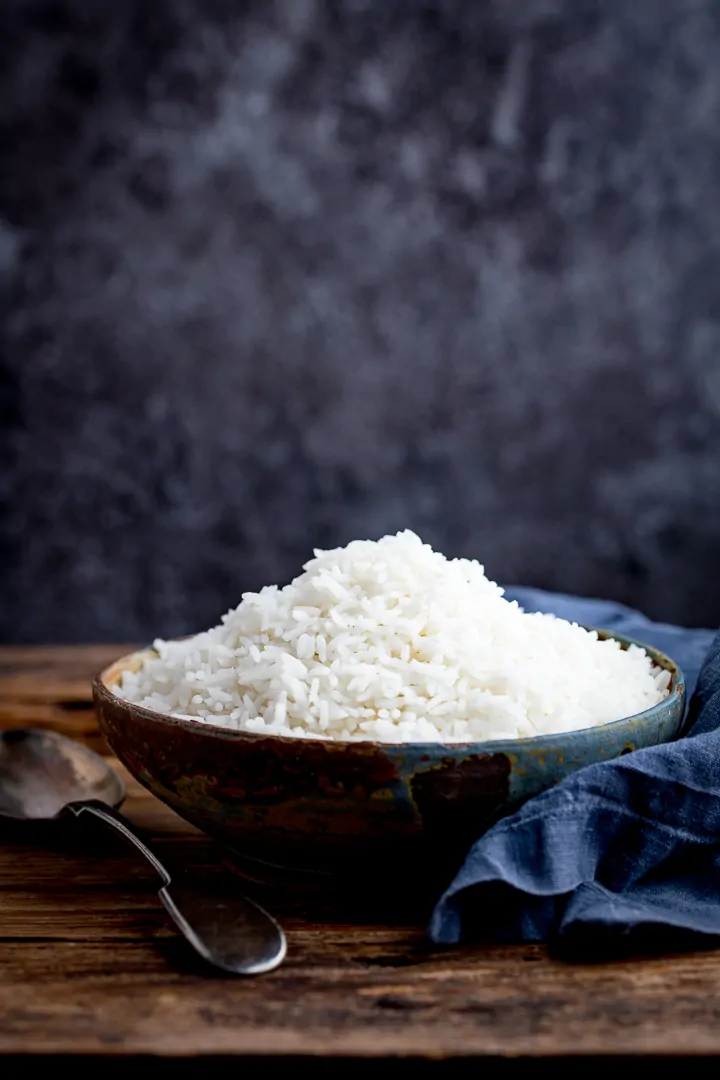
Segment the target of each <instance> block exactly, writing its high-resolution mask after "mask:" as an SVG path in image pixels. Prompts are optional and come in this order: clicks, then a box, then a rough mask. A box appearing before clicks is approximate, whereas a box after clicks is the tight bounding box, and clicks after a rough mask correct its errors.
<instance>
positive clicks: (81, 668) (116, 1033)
mask: <svg viewBox="0 0 720 1080" xmlns="http://www.w3.org/2000/svg"><path fill="white" fill-rule="evenodd" d="M121 651H123V650H122V648H121V647H117V648H115V649H112V648H110V649H105V648H98V647H92V648H88V649H82V648H77V649H46V650H45V649H6V650H4V651H2V652H0V727H5V728H7V727H10V726H14V725H16V724H33V723H38V724H42V725H44V726H49V727H55V728H57V729H58V730H62V731H65V732H66V733H68V734H72V735H74V736H75V737H78V738H82V739H84V740H85V741H87V742H88V743H89V744H91V745H100V739H99V735H98V733H97V731H96V729H95V726H94V719H93V715H92V712H91V711H90V710H87V709H84V708H82V707H80V706H78V705H77V704H76V703H78V702H84V701H87V700H88V680H89V677H90V675H91V674H92V673H94V671H95V670H97V669H98V668H99V667H101V666H102V665H103V664H105V663H107V662H108V661H109V660H111V659H112V658H113V657H114V656H115V655H117V654H119V653H120V652H121ZM68 702H70V703H75V704H72V705H71V707H70V708H68V707H67V703H68ZM118 767H119V766H118ZM128 788H129V798H128V802H127V804H126V810H127V813H128V815H129V816H130V817H131V818H132V819H133V820H134V821H135V822H136V823H137V824H139V825H140V826H141V827H142V828H144V829H145V830H146V831H147V833H148V834H149V835H150V836H151V837H152V838H153V841H154V843H155V844H156V846H157V847H158V849H159V850H160V852H161V853H162V855H163V856H164V857H166V858H167V859H168V861H170V862H172V861H173V860H174V861H175V862H177V863H179V864H181V865H184V866H190V867H193V868H194V869H195V870H196V872H198V873H201V874H208V875H213V876H217V875H222V876H224V877H225V878H226V880H227V883H228V888H239V887H240V885H239V882H238V879H237V878H236V877H235V876H233V875H231V874H230V873H229V871H228V870H227V869H226V868H225V867H224V865H223V862H222V853H221V852H219V851H218V849H217V848H215V847H214V846H213V844H212V843H211V842H210V841H209V840H207V839H206V838H205V837H203V836H202V835H201V834H199V833H198V832H196V831H195V830H193V829H192V828H191V827H190V826H188V825H186V824H185V823H183V822H182V821H180V820H179V819H178V818H177V817H176V816H175V815H174V814H172V813H171V812H170V811H169V810H168V809H167V808H166V807H164V806H163V805H161V804H160V803H158V802H157V800H155V799H154V798H153V797H152V796H150V795H149V794H148V793H147V792H145V791H144V790H143V789H142V788H140V787H139V786H138V785H137V784H136V783H135V782H134V781H132V780H130V779H129V778H128ZM155 887H156V886H155V882H154V881H153V879H152V877H151V875H150V873H149V871H147V870H146V868H145V866H144V865H143V864H141V863H138V862H137V861H136V858H135V857H134V856H133V854H132V853H131V852H130V851H129V850H126V849H125V848H123V847H117V846H116V845H115V844H114V843H112V842H111V841H109V840H108V838H107V837H105V836H104V834H103V835H102V836H101V835H100V834H97V833H95V832H90V831H88V832H83V833H80V832H76V833H74V834H72V833H67V834H66V833H62V834H60V833H58V832H56V831H55V832H53V831H48V830H37V829H35V830H33V831H32V832H31V833H28V832H27V831H23V830H20V831H18V830H17V829H16V828H13V829H11V830H8V829H7V828H6V827H5V828H3V830H2V831H1V832H0V1053H2V1054H3V1055H17V1054H20V1055H28V1054H66V1055H71V1056H72V1055H85V1054H103V1055H106V1056H107V1055H113V1056H118V1055H121V1056H135V1055H146V1054H150V1055H167V1056H172V1057H173V1058H175V1059H177V1058H182V1057H186V1058H188V1059H189V1058H192V1057H194V1056H196V1055H210V1056H214V1057H218V1056H225V1055H238V1054H240V1055H245V1056H247V1057H248V1058H253V1059H255V1058H256V1057H263V1056H286V1057H288V1058H291V1057H295V1056H298V1055H300V1056H303V1055H315V1056H318V1057H319V1058H333V1059H335V1058H339V1057H343V1058H353V1057H357V1058H383V1057H385V1058H394V1059H396V1058H398V1057H408V1058H413V1059H414V1060H417V1059H423V1058H424V1059H426V1060H427V1061H428V1062H430V1061H437V1060H442V1059H448V1058H449V1059H452V1060H453V1061H455V1062H456V1063H458V1064H459V1063H461V1062H462V1061H467V1060H468V1059H473V1058H478V1057H481V1058H483V1059H485V1061H486V1063H487V1064H488V1065H489V1064H490V1063H493V1064H494V1065H495V1066H498V1067H499V1065H500V1064H502V1063H510V1062H512V1061H522V1060H528V1059H533V1060H537V1059H538V1058H553V1059H558V1058H562V1059H567V1060H568V1061H569V1060H570V1059H571V1058H574V1057H576V1056H579V1057H581V1058H585V1057H587V1056H590V1055H607V1054H613V1055H631V1056H636V1055H665V1054H670V1055H689V1056H693V1057H698V1056H699V1055H709V1056H711V1057H713V1058H714V1057H715V1056H716V1055H717V1054H718V1053H720V954H718V953H716V952H710V951H708V952H700V953H694V954H689V955H684V956H676V957H670V958H661V959H660V958H645V959H638V960H633V961H626V962H616V963H612V964H596V965H593V966H571V965H568V964H564V963H562V962H560V961H558V960H555V959H552V958H551V957H549V956H548V955H547V953H546V952H545V950H544V949H542V948H539V947H536V946H525V947H513V948H501V947H477V948H462V949H455V950H439V949H433V948H432V947H431V946H430V945H429V944H428V943H427V941H426V940H425V937H424V934H423V929H422V925H421V924H419V923H418V922H417V921H416V922H414V923H413V922H412V921H409V920H400V921H397V920H395V921H394V922H393V923H392V924H389V923H382V922H378V921H377V919H375V920H373V921H371V920H370V919H364V920H360V921H357V922H354V923H353V922H350V921H348V920H347V919H344V918H343V917H342V916H341V915H340V914H339V912H338V911H337V910H333V909H330V910H328V909H327V908H325V909H320V908H319V907H315V908H313V907H310V908H308V907H307V904H306V902H305V901H302V900H298V899H297V898H296V897H292V896H281V895H276V896H274V898H273V904H274V909H275V911H276V912H277V913H278V914H279V915H280V917H281V919H282V921H283V924H284V926H285V927H286V930H287V933H288V942H289V953H288V959H287V962H286V963H285V965H284V966H283V967H282V968H281V969H279V970H278V971H276V972H273V973H272V974H269V975H266V976H263V977H261V978H258V979H249V980H240V979H232V978H226V977H219V976H215V975H214V974H212V973H209V972H207V971H205V970H203V969H201V968H200V967H199V966H198V963H197V962H196V961H195V960H194V958H193V957H191V956H190V955H189V953H188V951H187V949H186V947H185V945H184V942H183V941H182V940H180V939H178V937H177V935H176V933H175V932H174V930H173V928H172V926H171V925H170V924H169V922H168V920H167V918H166V916H165V913H164V911H163V909H162V908H161V906H160V905H159V903H158V901H157V899H156V895H155V891H154V890H155ZM6 1060H8V1061H9V1060H10V1058H7V1059H6ZM698 1065H699V1060H698ZM712 1067H713V1068H714V1069H716V1065H713V1066H712Z"/></svg>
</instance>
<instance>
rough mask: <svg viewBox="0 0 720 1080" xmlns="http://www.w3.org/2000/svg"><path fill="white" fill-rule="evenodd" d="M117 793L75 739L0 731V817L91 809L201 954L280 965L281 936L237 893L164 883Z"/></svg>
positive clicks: (114, 778) (43, 816) (240, 967)
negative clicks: (156, 880)
mask: <svg viewBox="0 0 720 1080" xmlns="http://www.w3.org/2000/svg"><path fill="white" fill-rule="evenodd" d="M124 798H125V785H124V784H123V782H122V780H121V779H120V777H119V776H118V775H117V773H116V772H115V771H114V770H113V769H112V768H111V767H110V765H108V763H107V762H106V761H104V760H103V758H101V757H100V756H99V754H95V753H93V751H92V750H88V749H87V747H85V746H81V744H80V743H77V742H74V741H73V740H72V739H67V738H65V737H64V736H62V735H56V734H54V733H53V732H49V731H39V730H36V729H33V728H18V729H15V730H13V731H5V732H2V733H0V819H2V818H6V819H12V820H15V821H29V820H34V821H51V820H54V819H58V818H60V817H65V816H67V815H74V816H75V817H76V818H77V817H80V815H81V814H91V815H92V816H93V817H95V818H97V819H99V820H100V821H103V822H104V823H105V824H106V825H109V826H110V827H111V828H112V829H115V830H116V831H117V832H118V833H120V835H121V836H122V837H123V838H124V839H125V840H127V841H129V842H130V843H131V844H132V845H133V846H134V847H135V848H136V849H137V850H138V851H139V852H141V854H142V855H144V856H145V858H146V859H147V861H148V862H149V863H150V865H151V866H152V867H153V869H154V870H155V871H156V872H157V874H158V876H159V877H160V880H161V881H162V887H161V888H160V890H159V895H160V899H161V900H162V902H163V904H164V905H165V907H166V908H167V910H168V912H169V913H170V915H171V916H172V918H173V920H174V921H175V923H176V925H177V926H178V927H179V929H180V930H181V931H182V933H183V934H184V935H185V937H186V938H187V940H188V941H189V942H190V944H191V945H192V946H193V948H194V949H195V950H196V951H197V952H198V953H199V954H200V955H201V956H202V957H203V959H205V960H207V961H208V962H209V963H211V964H214V965H215V967H219V968H222V969H223V970H224V971H230V972H233V973H235V974H238V975H259V974H260V973H262V972H265V971H272V969H273V968H276V967H277V966H278V964H280V963H282V961H283V959H284V957H285V950H286V944H285V935H284V934H283V932H282V930H281V928H280V927H279V926H278V924H277V923H276V922H275V920H274V919H273V918H271V916H270V915H268V914H267V912H265V911H263V909H262V908H261V907H258V906H257V904H254V903H253V902H252V901H251V900H248V899H246V898H245V897H242V896H235V895H232V896H229V895H227V893H226V894H224V895H221V894H218V893H213V892H212V891H211V890H210V889H209V888H207V887H206V886H205V885H203V884H200V885H194V884H192V883H191V882H186V881H184V880H183V879H182V878H180V879H178V880H171V877H170V874H169V872H168V871H167V870H166V868H165V867H164V866H163V864H162V863H161V862H160V860H159V859H158V858H157V856H155V855H154V854H153V853H152V851H150V849H149V848H148V847H147V845H146V844H144V843H143V841H142V840H140V838H139V837H138V836H137V835H136V833H135V831H134V829H133V827H132V825H131V824H130V822H129V821H128V820H127V819H126V818H124V817H123V816H122V814H120V813H118V811H117V807H118V806H120V805H121V803H122V801H123V799H124Z"/></svg>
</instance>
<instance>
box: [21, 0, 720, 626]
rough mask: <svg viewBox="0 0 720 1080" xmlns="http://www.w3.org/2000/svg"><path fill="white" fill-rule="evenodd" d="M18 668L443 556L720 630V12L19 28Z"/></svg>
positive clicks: (153, 6)
mask: <svg viewBox="0 0 720 1080" xmlns="http://www.w3.org/2000/svg"><path fill="white" fill-rule="evenodd" d="M1 19H2V27H1V32H0V50H1V51H2V54H1V55H0V72H1V73H2V74H1V79H2V85H1V86H0V137H1V140H2V141H1V144H0V145H1V152H2V169H1V170H0V220H1V222H2V225H1V227H0V273H2V281H3V289H4V293H3V296H4V298H5V299H6V300H7V314H8V317H7V318H6V319H5V320H4V325H3V329H4V333H5V345H4V351H3V360H2V368H1V370H0V408H1V415H2V435H1V436H0V451H1V453H2V461H3V469H2V476H1V478H0V499H2V502H3V513H2V519H1V521H0V560H1V570H0V573H1V574H2V579H3V580H2V601H3V603H2V609H1V615H0V633H1V634H2V637H3V638H4V639H6V640H26V641H31V640H43V639H46V640H50V639H56V640H82V639H85V640H88V639H143V638H147V637H149V636H151V635H153V634H155V633H158V632H161V633H176V632H182V631H187V630H191V629H194V628H200V627H201V626H203V625H207V624H209V623H210V622H212V621H214V620H215V619H216V618H217V616H218V615H219V614H220V612H222V611H223V610H225V609H226V608H227V607H229V606H230V605H231V604H234V603H236V602H237V601H238V599H239V595H240V593H241V592H242V591H243V590H244V589H247V588H255V587H258V586H259V585H261V584H262V583H264V582H266V581H274V580H278V581H280V582H284V581H286V580H288V579H289V578H290V577H291V576H293V575H294V574H295V573H296V572H297V570H298V568H299V566H300V564H301V562H302V561H303V560H304V559H305V558H306V557H307V556H308V555H309V553H310V549H311V547H312V546H313V545H319V546H329V545H335V544H340V543H344V542H346V541H347V540H349V539H351V538H352V537H355V536H377V535H379V534H381V533H383V532H386V531H388V530H395V529H397V528H400V527H403V526H410V527H412V528H414V529H416V530H417V531H419V532H420V533H421V535H422V536H423V537H425V538H426V539H428V540H429V541H431V542H432V543H433V544H435V545H438V546H439V547H441V548H442V549H444V550H446V551H447V552H448V553H450V554H453V555H458V554H462V555H472V556H477V557H479V558H480V559H481V560H483V561H484V562H485V564H486V566H487V567H488V570H489V571H490V572H491V573H492V574H493V576H495V577H497V578H499V579H501V580H506V581H509V580H513V581H522V582H525V583H533V584H539V585H545V586H550V587H554V588H562V589H567V590H578V591H582V592H585V593H594V594H598V595H605V596H615V597H619V598H622V599H625V600H627V601H630V602H631V603H634V604H637V605H639V606H641V607H643V608H645V609H646V610H647V611H648V612H649V613H651V614H653V615H655V616H659V617H664V618H667V619H672V620H679V621H685V622H688V623H717V622H720V575H719V574H718V563H719V561H720V559H719V557H720V476H719V474H718V469H719V466H720V422H719V421H720V6H719V5H718V4H717V2H716V0H633V2H632V3H629V2H628V0H603V2H597V3H595V2H590V0H514V2H513V3H508V2H507V0H455V2H451V0H446V2H442V0H437V2H435V3H424V4H423V3H420V2H418V0H402V2H401V0H398V2H392V0H366V2H361V0H343V2H334V3H331V2H327V3H321V2H319V0H318V2H315V3H313V2H311V0H284V2H280V0H278V2H275V3H269V2H260V0H258V2H256V3H251V2H247V3H238V2H235V3H230V2H222V0H212V2H208V0H177V2H176V0H172V2H171V0H155V2H152V0H143V2H140V0H137V2H135V0H129V2H126V3H124V4H119V3H118V4H113V5H111V4H104V3H91V2H81V0H57V2H45V3H38V2H36V0H5V3H4V4H3V6H2V16H1Z"/></svg>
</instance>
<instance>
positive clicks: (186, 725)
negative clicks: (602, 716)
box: [94, 632, 685, 879]
mask: <svg viewBox="0 0 720 1080" xmlns="http://www.w3.org/2000/svg"><path fill="white" fill-rule="evenodd" d="M600 636H601V637H617V639H618V640H619V641H620V642H621V644H623V646H627V645H628V644H631V642H630V641H629V639H626V638H623V637H621V636H620V635H612V634H607V633H604V632H600ZM647 652H648V653H649V654H650V656H651V657H652V659H653V661H654V663H655V664H657V665H659V666H660V667H662V668H665V669H667V670H668V671H669V672H670V675H671V683H670V692H669V695H668V696H667V697H666V698H665V700H663V701H662V702H661V703H660V704H658V705H655V706H654V707H653V708H651V709H648V710H646V711H645V712H642V713H639V714H637V715H636V716H630V717H628V718H626V719H624V720H618V721H616V722H615V723H611V724H605V725H603V726H601V727H594V728H588V729H584V730H580V731H573V732H570V733H568V734H562V735H542V736H538V737H536V738H531V739H516V740H503V741H498V742H485V743H449V744H438V743H402V744H388V743H377V742H334V741H327V742H325V741H319V740H314V739H313V740H309V739H293V738H289V737H288V738H285V737H280V736H268V735H261V734H254V733H249V732H240V731H228V730H225V729H223V728H220V727H214V726H212V725H208V724H198V723H195V722H193V721H190V720H183V719H178V718H176V717H173V716H168V715H164V714H161V713H155V712H151V711H150V710H149V709H145V708H141V707H139V706H137V705H132V704H130V703H129V702H127V701H123V700H122V699H121V698H120V697H118V696H117V695H116V694H115V693H114V692H113V687H114V686H116V685H117V683H118V680H119V679H120V678H121V676H122V673H123V672H124V671H125V670H127V669H135V670H137V668H138V667H139V666H140V665H141V664H142V663H143V661H144V659H145V658H146V657H147V656H149V655H151V653H152V650H145V651H142V652H137V653H133V654H131V655H129V656H125V657H123V658H122V659H120V660H118V661H117V662H116V663H114V664H112V665H111V666H110V667H109V668H107V669H106V670H105V671H103V672H102V673H101V674H100V675H99V676H98V677H97V679H96V680H95V684H94V700H95V706H96V708H97V713H98V717H99V720H100V726H101V728H102V731H103V733H104V734H105V736H106V738H107V741H108V742H109V744H110V746H111V747H112V749H113V750H114V751H115V753H116V754H117V756H118V757H119V758H120V760H121V761H122V762H123V763H124V764H125V765H126V766H127V768H128V769H129V770H130V772H131V773H132V774H133V776H135V777H136V778H137V779H138V780H139V781H140V783H141V784H144V785H145V787H147V788H149V790H150V791H151V792H152V793H153V794H154V795H156V796H157V797H158V798H159V799H162V801H163V802H165V803H167V805H168V806H170V807H172V809H173V810H175V811H176V812H177V813H178V814H180V816H181V817H183V818H185V819H186V820H187V821H189V822H191V823H192V824H193V825H196V826H197V827H198V828H200V829H202V830H203V831H204V832H206V833H208V834H209V835H210V836H212V837H214V838H216V839H218V840H219V841H221V842H222V843H223V844H225V845H227V846H228V847H229V848H230V849H232V851H234V852H235V853H237V854H238V855H239V856H240V857H241V858H242V859H243V860H244V863H245V865H247V864H248V863H250V864H251V865H253V866H255V867H257V868H258V877H259V878H260V879H263V876H264V875H263V872H262V868H263V867H265V868H267V870H268V872H269V871H270V869H271V868H283V869H287V870H296V871H309V872H312V873H321V874H325V873H335V874H338V873H339V874H349V875H351V876H352V875H354V874H357V875H360V876H363V877H365V878H367V875H368V874H370V876H376V877H377V876H378V873H380V872H382V874H386V873H387V872H388V870H389V869H392V870H395V871H398V872H400V873H402V874H405V873H415V872H416V871H417V872H419V873H420V875H421V876H422V875H423V874H431V873H433V872H435V871H437V872H438V873H440V874H447V872H448V867H450V866H452V865H453V864H454V863H456V862H457V860H458V859H459V858H461V857H462V855H463V854H464V853H465V852H466V851H467V847H468V845H469V844H470V843H472V841H474V840H475V839H477V837H478V836H479V835H481V834H482V833H483V832H484V831H485V830H486V829H487V828H488V827H489V826H490V825H492V824H493V823H494V822H496V821H497V820H498V819H499V818H501V817H503V816H504V815H506V814H509V813H512V811H514V810H515V809H516V808H517V807H518V806H519V805H520V804H521V803H523V802H524V801H525V800H526V799H529V798H531V797H532V796H534V795H537V794H539V793H540V792H541V791H543V790H545V789H546V788H549V787H551V786H552V785H553V784H557V783H558V782H559V781H560V780H562V779H563V778H564V777H566V776H568V775H569V774H570V773H572V772H574V771H575V770H576V769H580V768H582V767H583V766H585V765H590V764H591V763H593V762H598V761H608V760H610V759H611V758H616V757H618V756H619V755H621V754H626V753H628V752H629V751H632V750H635V749H637V748H639V747H645V746H653V745H655V744H657V743H662V742H667V741H669V740H671V739H673V738H675V737H676V736H677V735H678V734H679V732H680V729H681V726H682V723H683V717H684V707H685V683H684V679H683V675H682V672H681V671H680V669H679V668H678V667H677V665H676V664H675V663H673V661H672V660H670V659H669V658H668V657H667V656H664V655H663V654H662V653H660V652H657V651H656V650H654V649H651V648H647ZM273 872H275V871H274V870H273Z"/></svg>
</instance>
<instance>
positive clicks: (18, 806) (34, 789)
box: [0, 728, 125, 821]
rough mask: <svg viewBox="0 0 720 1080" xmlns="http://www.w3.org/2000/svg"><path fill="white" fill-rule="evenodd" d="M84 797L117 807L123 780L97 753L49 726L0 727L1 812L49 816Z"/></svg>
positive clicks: (18, 818) (37, 818) (3, 814)
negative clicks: (42, 727) (51, 729)
mask: <svg viewBox="0 0 720 1080" xmlns="http://www.w3.org/2000/svg"><path fill="white" fill-rule="evenodd" d="M87 799H93V800H98V801H100V802H103V803H107V805H108V806H112V807H115V808H116V809H117V807H118V806H121V805H122V803H123V801H124V799H125V784H124V783H123V781H122V780H121V779H120V777H119V776H118V774H117V773H116V772H115V770H114V769H113V768H111V766H110V765H109V764H108V763H107V762H106V761H104V760H103V758H101V757H100V755H99V754H96V753H94V752H93V751H92V750H88V748H87V747H85V746H82V745H81V744H80V743H77V742H74V741H73V740H72V739H65V738H63V736H62V735H56V734H55V733H54V732H52V731H40V730H37V729H35V728H22V729H19V730H16V731H4V732H0V816H1V817H5V818H12V819H13V820H15V821H31V820H32V821H49V820H51V819H52V818H56V817H57V816H58V815H59V814H60V813H62V811H63V810H64V809H65V807H66V806H68V804H70V803H75V802H83V801H84V800H87Z"/></svg>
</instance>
